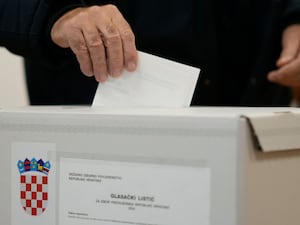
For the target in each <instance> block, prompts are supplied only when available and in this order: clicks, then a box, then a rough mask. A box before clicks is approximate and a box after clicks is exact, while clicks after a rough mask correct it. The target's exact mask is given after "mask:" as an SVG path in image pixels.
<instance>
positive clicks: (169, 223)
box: [58, 158, 211, 225]
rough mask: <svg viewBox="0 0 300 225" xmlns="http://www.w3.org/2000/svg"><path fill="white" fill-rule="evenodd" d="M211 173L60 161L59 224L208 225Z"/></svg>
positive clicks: (202, 169) (195, 169)
mask: <svg viewBox="0 0 300 225" xmlns="http://www.w3.org/2000/svg"><path fill="white" fill-rule="evenodd" d="M210 176H211V175H210V169H209V168H206V167H200V166H199V167H198V166H195V167H188V166H177V165H176V166H175V165H156V164H148V163H132V162H117V161H104V160H87V159H71V158H61V160H60V179H59V182H60V185H59V186H60V188H59V210H58V211H59V223H58V224H59V225H86V224H89V225H124V224H127V225H196V224H197V225H198V224H199V225H200V224H201V225H209V224H210V222H209V220H210Z"/></svg>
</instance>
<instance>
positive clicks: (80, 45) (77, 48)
mask: <svg viewBox="0 0 300 225" xmlns="http://www.w3.org/2000/svg"><path fill="white" fill-rule="evenodd" d="M74 53H75V54H76V55H77V54H87V53H88V48H87V47H86V45H85V43H84V42H82V41H81V42H77V43H75V44H74Z"/></svg>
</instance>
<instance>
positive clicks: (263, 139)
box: [0, 107, 300, 225]
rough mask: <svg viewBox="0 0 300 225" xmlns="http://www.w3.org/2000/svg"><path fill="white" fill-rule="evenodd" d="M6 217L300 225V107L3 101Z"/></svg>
mask: <svg viewBox="0 0 300 225" xmlns="http://www.w3.org/2000/svg"><path fill="white" fill-rule="evenodd" d="M0 149H1V151H0V171H1V179H0V185H1V189H0V190H1V191H0V224H1V225H17V224H18V225H20V224H22V225H37V224H43V225H83V224H85V225H86V224H88V225H122V224H135V225H254V224H255V225H266V224H268V225H282V224H288V225H299V221H300V151H299V150H300V110H299V109H297V108H221V107H219V108H217V107H216V108H214V107H212V108H205V107H199V108H198V107H197V108H185V109H149V108H140V109H133V108H131V109H124V108H122V109H117V108H112V109H107V108H88V107H28V108H21V109H0Z"/></svg>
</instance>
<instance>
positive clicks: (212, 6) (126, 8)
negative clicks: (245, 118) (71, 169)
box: [26, 0, 300, 106]
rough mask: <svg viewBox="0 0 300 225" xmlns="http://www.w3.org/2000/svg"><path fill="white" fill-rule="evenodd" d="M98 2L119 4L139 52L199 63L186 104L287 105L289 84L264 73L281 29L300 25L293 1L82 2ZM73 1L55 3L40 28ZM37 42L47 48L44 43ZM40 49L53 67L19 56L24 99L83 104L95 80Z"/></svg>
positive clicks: (60, 54) (68, 57)
mask: <svg viewBox="0 0 300 225" xmlns="http://www.w3.org/2000/svg"><path fill="white" fill-rule="evenodd" d="M99 2H100V3H102V4H105V3H113V4H116V5H117V6H118V7H119V9H120V11H121V12H122V13H123V14H124V16H125V18H126V19H127V20H128V21H129V23H130V24H131V26H132V29H133V30H134V33H135V35H136V41H137V46H138V49H139V50H142V51H145V52H148V53H152V54H155V55H159V56H163V57H166V58H169V59H173V60H176V61H179V62H183V63H186V64H189V65H193V66H197V67H199V68H201V76H200V79H199V81H198V84H197V87H196V91H195V94H194V97H193V102H192V104H193V105H230V106H285V105H288V104H289V101H290V93H289V89H288V88H284V87H282V86H279V85H276V84H272V83H270V82H268V81H267V79H266V75H267V72H268V71H270V70H272V69H274V68H275V61H276V59H277V58H278V56H279V53H280V50H281V49H280V40H281V33H282V30H283V29H284V28H285V27H286V26H287V25H289V24H292V23H298V22H300V0H281V1H280V0H239V1H234V0H233V1H221V0H214V1H213V0H201V1H200V0H185V1H181V0H173V1H170V2H169V1H159V0H152V1H142V0H130V1H125V0H119V1H99V0H98V1H96V0H86V1H85V3H86V5H92V4H99ZM77 4H79V5H80V2H79V1H78V2H76V1H71V0H69V1H56V2H55V3H54V4H53V5H52V6H51V7H50V14H51V15H52V19H50V20H49V21H48V23H49V24H48V26H49V27H51V23H53V21H55V19H56V18H58V17H59V16H60V15H61V14H62V13H63V12H64V11H65V10H67V9H69V8H70V7H74V6H76V5H77ZM48 33H49V30H48ZM45 46H46V48H47V47H48V48H49V47H50V46H51V44H50V41H49V40H48V43H45ZM47 54H48V55H50V56H51V54H52V59H51V60H54V61H56V62H57V63H55V65H52V64H53V62H52V64H51V62H50V60H48V61H45V60H43V58H41V59H42V60H37V59H32V58H27V59H26V71H27V82H28V88H29V96H30V100H31V103H32V104H91V102H92V99H93V95H94V93H95V90H96V87H97V83H96V81H94V79H93V78H88V77H85V76H84V75H82V74H81V72H80V69H79V66H78V63H77V62H76V59H75V57H74V56H72V53H71V52H68V51H65V50H64V51H61V50H58V48H56V47H54V46H51V49H50V50H49V51H48V53H47ZM50 58H51V57H50Z"/></svg>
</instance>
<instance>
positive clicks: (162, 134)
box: [0, 108, 243, 225]
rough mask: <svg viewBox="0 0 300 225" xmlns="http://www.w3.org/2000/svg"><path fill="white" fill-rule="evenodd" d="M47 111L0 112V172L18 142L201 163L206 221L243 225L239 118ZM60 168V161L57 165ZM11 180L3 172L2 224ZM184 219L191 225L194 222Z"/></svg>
mask: <svg viewBox="0 0 300 225" xmlns="http://www.w3.org/2000/svg"><path fill="white" fill-rule="evenodd" d="M48 110H49V108H48V109H45V111H44V113H38V112H37V111H36V112H35V113H30V112H27V113H9V112H8V111H7V110H6V111H5V110H3V111H1V110H0V112H1V113H0V149H4V150H3V151H1V152H0V154H1V155H0V170H1V171H9V170H10V169H11V168H12V167H11V165H10V164H11V163H10V160H7V159H9V158H11V152H10V149H11V145H12V143H16V142H27V143H28V142H29V143H30V142H39V143H54V144H55V145H56V150H57V152H56V153H57V158H58V159H59V158H60V157H67V158H77V159H96V160H104V161H120V160H121V161H122V160H123V161H124V160H125V161H127V162H128V161H129V162H134V163H144V162H148V163H155V164H159V165H161V166H165V165H170V162H178V163H179V165H195V163H199V162H200V163H201V165H203V167H205V168H209V169H210V171H211V184H210V187H211V188H210V196H209V199H210V203H209V204H210V215H209V220H210V225H219V224H230V225H241V223H239V215H240V208H239V207H238V204H239V199H240V197H239V194H240V191H239V183H240V182H241V181H240V178H241V177H239V176H237V171H240V167H241V166H242V165H243V159H242V158H241V157H240V154H242V153H243V152H241V151H239V149H238V147H237V133H238V123H239V118H238V117H236V116H233V115H231V116H222V115H219V116H217V115H214V116H210V115H209V114H206V115H198V114H196V113H192V114H190V115H189V113H188V112H185V113H184V112H182V113H181V114H180V115H178V116H177V115H173V116H170V115H172V110H169V111H168V114H166V115H159V113H157V114H156V115H155V116H151V115H147V114H146V113H144V114H143V113H142V114H141V115H138V114H132V113H130V112H129V111H128V112H127V114H126V115H124V114H123V115H118V114H115V115H113V114H109V113H108V112H106V114H102V115H101V114H97V113H96V112H95V111H94V110H91V109H88V108H85V109H82V111H80V110H78V109H77V112H76V113H71V111H72V110H67V109H66V110H62V112H63V113H59V112H56V113H51V110H50V111H48ZM47 111H48V112H47ZM85 111H88V112H90V111H91V113H85ZM100 111H101V110H100ZM141 111H142V110H141ZM145 111H148V110H147V109H145ZM67 112H69V113H67ZM127 159H128V160H127ZM177 165H178V164H177ZM62 166H63V164H59V163H58V168H59V167H62ZM9 174H10V173H9ZM178 178H179V177H178ZM10 179H11V176H9V175H6V176H3V178H2V179H1V180H0V185H1V188H2V190H3V191H2V192H0V199H2V201H1V202H2V204H1V203H0V224H11V223H10V221H11V217H10V209H11V207H10V205H11V199H10V197H9V194H6V193H11V190H12V189H11V185H10ZM149 179H151V177H149ZM58 184H59V182H58ZM187 185H189V184H187ZM57 188H59V187H57ZM88 191H89V190H87V192H88ZM84 194H86V193H78V195H84ZM75 197H76V196H75ZM58 198H59V196H58ZM182 204H184V203H182ZM58 212H59V211H58ZM58 216H59V215H58ZM179 216H180V215H179ZM185 219H186V220H187V223H189V224H191V223H192V222H193V221H192V220H189V218H185ZM56 224H58V222H57V223H56ZM24 225H27V224H24ZM28 225H29V224H28Z"/></svg>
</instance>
